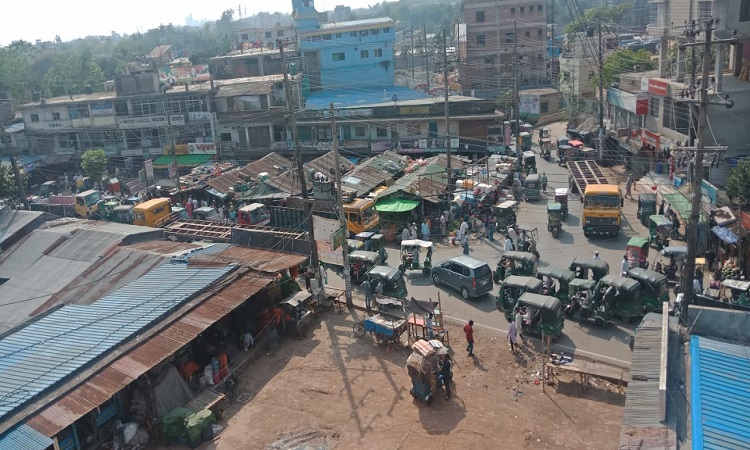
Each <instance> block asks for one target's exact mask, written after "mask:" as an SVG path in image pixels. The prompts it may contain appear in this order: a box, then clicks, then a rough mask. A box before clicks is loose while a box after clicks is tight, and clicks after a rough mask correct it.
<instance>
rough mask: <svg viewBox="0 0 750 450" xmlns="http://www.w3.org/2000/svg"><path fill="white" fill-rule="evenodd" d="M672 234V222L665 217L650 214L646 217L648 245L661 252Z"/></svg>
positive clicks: (667, 244)
mask: <svg viewBox="0 0 750 450" xmlns="http://www.w3.org/2000/svg"><path fill="white" fill-rule="evenodd" d="M671 234H672V221H671V220H669V219H668V218H667V217H666V216H662V215H659V214H652V215H650V216H648V241H649V245H651V246H652V247H655V248H656V249H657V250H661V249H663V248H664V247H668V246H669V236H670V235H671Z"/></svg>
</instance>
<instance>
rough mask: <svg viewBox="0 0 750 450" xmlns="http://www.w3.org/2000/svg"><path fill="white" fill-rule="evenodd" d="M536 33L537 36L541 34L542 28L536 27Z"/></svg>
mask: <svg viewBox="0 0 750 450" xmlns="http://www.w3.org/2000/svg"><path fill="white" fill-rule="evenodd" d="M536 35H537V36H541V35H542V29H541V28H540V29H538V30H536Z"/></svg>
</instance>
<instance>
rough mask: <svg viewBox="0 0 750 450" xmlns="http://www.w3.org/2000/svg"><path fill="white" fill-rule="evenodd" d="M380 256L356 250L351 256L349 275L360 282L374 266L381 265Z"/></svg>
mask: <svg viewBox="0 0 750 450" xmlns="http://www.w3.org/2000/svg"><path fill="white" fill-rule="evenodd" d="M380 263H381V261H380V255H378V254H377V253H375V252H368V251H366V250H355V251H353V252H351V253H350V254H349V273H350V274H351V276H352V280H354V281H357V282H359V281H360V280H361V279H362V278H364V276H366V275H367V272H369V271H370V269H372V268H373V267H374V266H377V265H378V264H380Z"/></svg>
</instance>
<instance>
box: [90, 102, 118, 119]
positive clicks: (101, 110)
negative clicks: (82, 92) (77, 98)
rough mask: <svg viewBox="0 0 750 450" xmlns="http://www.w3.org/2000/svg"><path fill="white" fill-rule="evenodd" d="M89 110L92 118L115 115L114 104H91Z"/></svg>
mask: <svg viewBox="0 0 750 450" xmlns="http://www.w3.org/2000/svg"><path fill="white" fill-rule="evenodd" d="M89 109H91V115H92V116H111V115H113V114H114V113H115V111H114V109H112V103H91V104H89Z"/></svg>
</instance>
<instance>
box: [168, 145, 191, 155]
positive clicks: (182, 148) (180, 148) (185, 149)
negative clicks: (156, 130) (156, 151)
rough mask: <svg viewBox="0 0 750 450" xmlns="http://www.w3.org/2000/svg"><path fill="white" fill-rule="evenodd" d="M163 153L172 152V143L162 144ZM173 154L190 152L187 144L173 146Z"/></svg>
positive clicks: (169, 153)
mask: <svg viewBox="0 0 750 450" xmlns="http://www.w3.org/2000/svg"><path fill="white" fill-rule="evenodd" d="M163 153H164V154H165V155H171V154H172V145H171V144H167V145H165V146H164V152H163ZM174 154H175V155H188V154H190V148H189V147H188V144H176V145H175V146H174Z"/></svg>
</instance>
